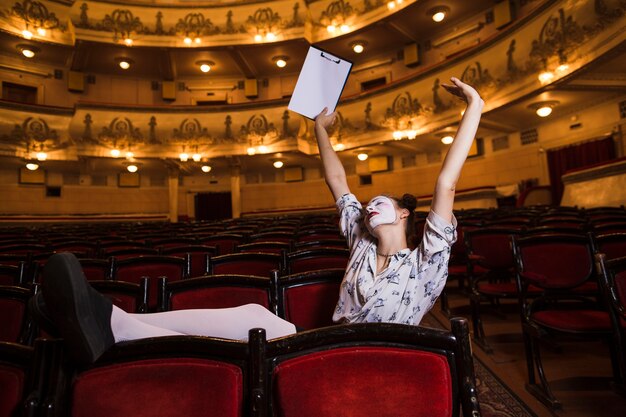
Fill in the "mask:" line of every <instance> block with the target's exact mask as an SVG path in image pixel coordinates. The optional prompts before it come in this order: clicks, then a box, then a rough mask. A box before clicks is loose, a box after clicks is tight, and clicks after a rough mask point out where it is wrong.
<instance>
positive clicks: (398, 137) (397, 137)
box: [391, 130, 402, 140]
mask: <svg viewBox="0 0 626 417" xmlns="http://www.w3.org/2000/svg"><path fill="white" fill-rule="evenodd" d="M391 137H392V138H393V140H401V139H402V131H401V130H395V131H394V132H393V133H392V134H391Z"/></svg>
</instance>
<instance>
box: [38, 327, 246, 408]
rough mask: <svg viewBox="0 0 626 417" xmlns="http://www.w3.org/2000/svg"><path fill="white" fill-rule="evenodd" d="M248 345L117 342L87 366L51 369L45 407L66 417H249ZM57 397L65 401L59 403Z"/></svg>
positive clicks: (188, 339)
mask: <svg viewBox="0 0 626 417" xmlns="http://www.w3.org/2000/svg"><path fill="white" fill-rule="evenodd" d="M247 353H248V346H247V343H245V342H237V341H227V340H223V339H214V338H209V337H195V336H174V337H159V338H151V339H141V340H135V341H132V342H124V343H118V344H116V345H115V346H113V347H112V348H111V349H109V350H108V351H107V352H106V353H105V354H104V355H103V356H102V357H100V359H99V360H98V361H97V362H96V363H94V364H92V365H90V366H89V367H87V368H75V367H72V366H71V362H70V365H67V361H66V363H65V364H64V363H62V362H61V361H59V363H58V364H57V366H56V369H57V370H58V372H57V374H59V375H60V376H59V377H58V378H57V381H65V383H59V384H56V385H55V386H53V392H51V393H50V395H49V396H48V398H49V399H50V401H49V402H48V403H47V404H45V405H44V406H45V408H46V409H47V410H50V411H52V412H53V413H54V415H67V416H72V417H128V416H133V415H135V416H157V415H170V416H174V415H175V416H185V417H201V416H206V415H207V413H209V414H210V415H215V416H220V417H241V416H243V415H248V412H247V409H248V408H249V407H248V403H249V402H248V391H247V389H246V388H247V380H248V356H247ZM64 398H65V399H66V400H65V401H64Z"/></svg>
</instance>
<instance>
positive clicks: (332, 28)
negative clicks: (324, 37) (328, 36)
mask: <svg viewBox="0 0 626 417" xmlns="http://www.w3.org/2000/svg"><path fill="white" fill-rule="evenodd" d="M336 30H337V27H336V26H335V25H328V26H326V31H327V32H328V33H335V31H336Z"/></svg>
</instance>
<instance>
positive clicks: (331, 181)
mask: <svg viewBox="0 0 626 417" xmlns="http://www.w3.org/2000/svg"><path fill="white" fill-rule="evenodd" d="M327 111H328V109H327V108H324V110H322V112H321V113H320V114H318V115H317V117H316V118H315V137H316V138H317V147H318V149H319V151H320V158H322V165H323V166H324V179H325V180H326V184H327V185H328V188H330V192H331V193H333V197H334V198H335V201H337V200H338V199H339V197H341V196H342V195H344V194H347V193H349V192H350V189H349V188H348V180H347V179H346V171H345V170H344V169H343V165H342V164H341V161H340V160H339V157H338V156H337V154H336V153H335V150H334V149H333V146H332V145H331V144H330V139H329V137H328V132H327V130H326V129H327V128H328V127H329V126H331V125H332V124H333V123H334V122H335V117H336V116H337V113H336V112H332V113H330V114H326V113H327Z"/></svg>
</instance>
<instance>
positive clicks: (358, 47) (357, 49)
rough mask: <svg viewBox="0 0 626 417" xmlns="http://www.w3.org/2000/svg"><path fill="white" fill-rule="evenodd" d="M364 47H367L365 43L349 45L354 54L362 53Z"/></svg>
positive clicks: (359, 42)
mask: <svg viewBox="0 0 626 417" xmlns="http://www.w3.org/2000/svg"><path fill="white" fill-rule="evenodd" d="M366 46H367V42H365V41H356V42H352V43H351V44H350V47H351V48H352V50H353V51H354V53H356V54H360V53H361V52H363V51H364V50H365V47H366Z"/></svg>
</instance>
